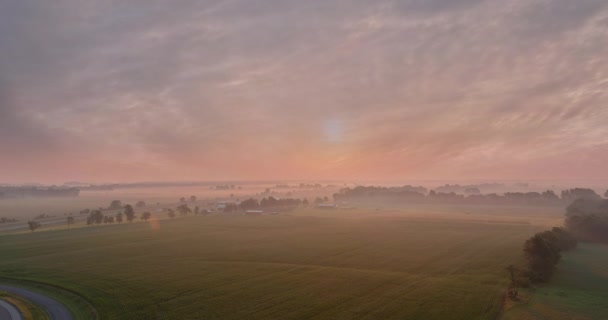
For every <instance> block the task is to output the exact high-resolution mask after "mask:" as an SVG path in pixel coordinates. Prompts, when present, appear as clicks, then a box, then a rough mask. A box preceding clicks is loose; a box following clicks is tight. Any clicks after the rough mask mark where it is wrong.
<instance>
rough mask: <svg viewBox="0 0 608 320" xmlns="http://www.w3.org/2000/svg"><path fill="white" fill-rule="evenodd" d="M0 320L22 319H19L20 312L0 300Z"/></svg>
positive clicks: (20, 319)
mask: <svg viewBox="0 0 608 320" xmlns="http://www.w3.org/2000/svg"><path fill="white" fill-rule="evenodd" d="M0 319H2V320H4V319H7V320H23V317H21V312H19V310H17V308H15V306H13V305H12V304H10V303H8V302H6V301H4V300H0Z"/></svg>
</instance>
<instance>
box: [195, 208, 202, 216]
mask: <svg viewBox="0 0 608 320" xmlns="http://www.w3.org/2000/svg"><path fill="white" fill-rule="evenodd" d="M200 211H201V208H199V207H198V206H196V207H194V215H195V216H198V214H199V213H200Z"/></svg>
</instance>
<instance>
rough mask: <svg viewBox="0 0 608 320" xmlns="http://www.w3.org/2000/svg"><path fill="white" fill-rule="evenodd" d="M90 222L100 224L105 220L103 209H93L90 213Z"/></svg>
mask: <svg viewBox="0 0 608 320" xmlns="http://www.w3.org/2000/svg"><path fill="white" fill-rule="evenodd" d="M89 219H90V224H100V223H102V222H104V220H103V219H104V216H103V213H102V212H101V210H93V211H92V212H91V214H90V215H89Z"/></svg>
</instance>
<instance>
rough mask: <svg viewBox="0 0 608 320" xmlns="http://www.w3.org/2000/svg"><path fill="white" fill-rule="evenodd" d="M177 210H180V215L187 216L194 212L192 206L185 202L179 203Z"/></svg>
mask: <svg viewBox="0 0 608 320" xmlns="http://www.w3.org/2000/svg"><path fill="white" fill-rule="evenodd" d="M175 210H177V212H179V215H180V216H185V215H188V213H192V209H190V207H188V205H187V204H185V203H184V204H181V205H179V206H178V207H177V208H175Z"/></svg>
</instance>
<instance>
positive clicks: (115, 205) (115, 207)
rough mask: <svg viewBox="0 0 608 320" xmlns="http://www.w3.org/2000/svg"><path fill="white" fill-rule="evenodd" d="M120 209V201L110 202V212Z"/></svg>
mask: <svg viewBox="0 0 608 320" xmlns="http://www.w3.org/2000/svg"><path fill="white" fill-rule="evenodd" d="M121 208H122V201H120V200H112V202H111V203H110V207H109V209H110V210H120V209H121Z"/></svg>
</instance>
